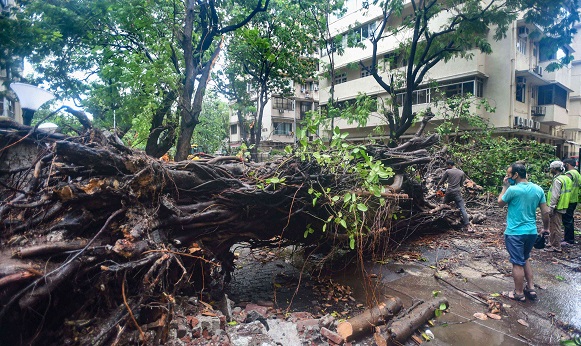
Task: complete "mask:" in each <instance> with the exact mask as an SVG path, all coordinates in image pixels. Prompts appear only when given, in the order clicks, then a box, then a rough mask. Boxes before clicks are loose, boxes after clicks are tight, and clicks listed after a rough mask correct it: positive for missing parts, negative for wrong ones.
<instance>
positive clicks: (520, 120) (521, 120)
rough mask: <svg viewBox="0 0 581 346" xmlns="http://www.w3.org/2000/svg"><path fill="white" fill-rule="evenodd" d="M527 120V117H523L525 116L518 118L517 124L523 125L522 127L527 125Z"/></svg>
mask: <svg viewBox="0 0 581 346" xmlns="http://www.w3.org/2000/svg"><path fill="white" fill-rule="evenodd" d="M525 120H526V119H523V118H521V117H519V118H518V124H517V126H518V127H521V128H522V127H524V126H525Z"/></svg>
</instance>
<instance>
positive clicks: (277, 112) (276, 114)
mask: <svg viewBox="0 0 581 346" xmlns="http://www.w3.org/2000/svg"><path fill="white" fill-rule="evenodd" d="M271 117H272V118H273V119H294V117H295V111H294V110H289V109H282V108H281V109H277V108H274V109H272V115H271Z"/></svg>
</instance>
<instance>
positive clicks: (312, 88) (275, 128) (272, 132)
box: [230, 79, 319, 152]
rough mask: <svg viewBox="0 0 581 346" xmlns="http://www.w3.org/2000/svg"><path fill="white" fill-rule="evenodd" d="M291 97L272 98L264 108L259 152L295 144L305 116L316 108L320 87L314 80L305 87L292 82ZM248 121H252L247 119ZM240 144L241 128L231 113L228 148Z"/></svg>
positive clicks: (302, 84)
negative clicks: (298, 129)
mask: <svg viewBox="0 0 581 346" xmlns="http://www.w3.org/2000/svg"><path fill="white" fill-rule="evenodd" d="M291 88H292V90H293V91H294V92H293V95H291V96H287V97H282V96H280V95H273V96H271V97H270V98H269V100H268V102H267V104H266V106H265V107H264V114H263V117H262V129H261V131H260V133H261V142H260V148H261V150H262V151H265V152H267V151H270V150H271V149H283V148H284V147H285V146H287V145H289V144H294V143H295V141H296V133H297V128H298V127H299V126H300V124H301V120H303V119H304V118H305V117H306V114H307V112H309V111H312V110H313V111H316V110H318V107H319V84H318V82H317V81H315V80H313V79H308V80H307V81H306V82H304V83H294V82H291ZM247 119H251V117H250V116H248V117H247ZM241 142H242V138H241V131H240V124H239V122H238V117H237V114H236V112H233V111H232V109H231V110H230V147H238V146H239V145H240V144H241Z"/></svg>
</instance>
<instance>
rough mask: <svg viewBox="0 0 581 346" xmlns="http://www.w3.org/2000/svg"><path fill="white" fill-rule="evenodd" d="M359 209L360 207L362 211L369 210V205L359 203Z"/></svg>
mask: <svg viewBox="0 0 581 346" xmlns="http://www.w3.org/2000/svg"><path fill="white" fill-rule="evenodd" d="M357 209H359V210H360V211H367V206H366V205H365V204H363V203H358V204H357Z"/></svg>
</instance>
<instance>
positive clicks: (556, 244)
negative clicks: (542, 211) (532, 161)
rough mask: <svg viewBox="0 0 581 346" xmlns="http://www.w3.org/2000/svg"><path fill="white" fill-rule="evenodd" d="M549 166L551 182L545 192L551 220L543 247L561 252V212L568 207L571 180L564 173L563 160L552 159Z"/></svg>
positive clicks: (565, 210)
mask: <svg viewBox="0 0 581 346" xmlns="http://www.w3.org/2000/svg"><path fill="white" fill-rule="evenodd" d="M549 168H550V169H551V174H552V175H553V183H552V184H551V188H550V189H549V192H548V193H547V204H548V205H549V215H550V218H551V220H550V227H549V245H548V246H547V247H546V248H545V251H554V252H562V251H563V250H562V249H561V240H562V239H563V214H565V213H566V212H567V208H568V207H569V199H570V197H571V186H572V185H573V182H572V181H571V179H570V178H569V177H568V176H567V175H566V174H564V173H565V166H564V165H563V162H561V161H553V162H551V164H550V166H549Z"/></svg>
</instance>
